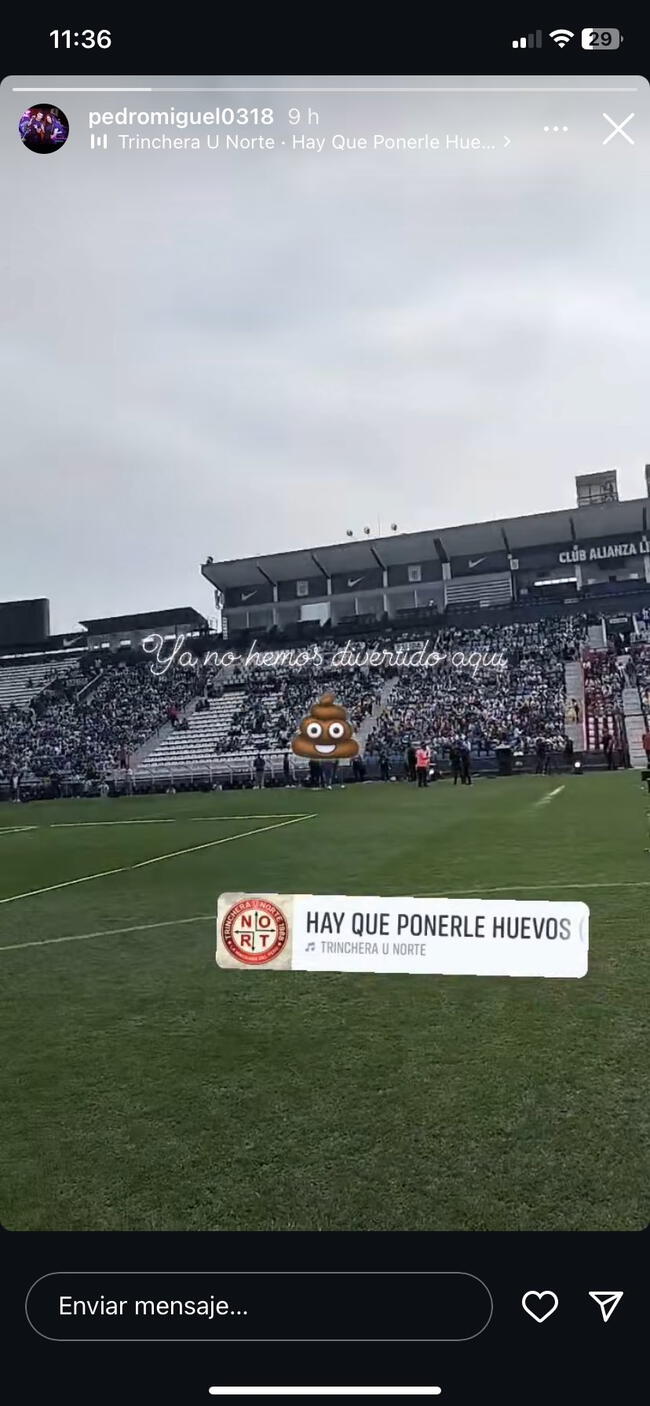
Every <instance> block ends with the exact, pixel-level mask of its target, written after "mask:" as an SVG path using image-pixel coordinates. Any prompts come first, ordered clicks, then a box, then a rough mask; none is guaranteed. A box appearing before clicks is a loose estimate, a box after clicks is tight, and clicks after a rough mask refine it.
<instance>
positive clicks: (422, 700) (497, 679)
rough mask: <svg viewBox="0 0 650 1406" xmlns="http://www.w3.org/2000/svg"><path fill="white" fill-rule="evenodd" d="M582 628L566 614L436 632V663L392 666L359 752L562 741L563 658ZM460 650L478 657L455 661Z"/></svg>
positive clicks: (479, 750) (581, 621) (483, 750)
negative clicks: (439, 657) (379, 709)
mask: <svg viewBox="0 0 650 1406" xmlns="http://www.w3.org/2000/svg"><path fill="white" fill-rule="evenodd" d="M585 630H586V619H585V617H582V616H573V617H571V618H569V619H547V620H541V621H536V622H528V623H525V624H509V625H505V626H499V627H498V628H497V627H489V626H482V627H479V628H478V629H474V630H471V629H470V630H461V629H453V630H447V631H444V632H442V633H441V634H440V636H439V637H438V640H437V642H436V647H437V649H438V651H439V652H440V653H443V654H444V655H445V658H444V660H443V662H442V663H440V664H438V665H437V666H436V667H435V668H434V669H433V670H427V669H405V670H402V671H399V672H398V675H397V682H396V684H395V685H394V688H393V691H392V693H391V696H390V699H389V701H388V704H387V707H386V709H385V711H384V712H383V713H382V715H381V717H380V718H379V719H378V722H377V724H376V726H375V727H374V728H373V730H372V732H371V734H370V737H369V739H368V743H367V746H366V751H367V752H369V753H370V754H371V755H372V754H375V755H377V756H379V757H381V756H382V755H388V756H391V757H397V756H402V755H403V754H404V752H405V750H406V749H408V747H409V746H410V745H416V744H419V743H427V744H428V745H429V747H431V749H432V750H433V752H434V754H436V755H438V756H445V755H448V753H449V749H450V747H451V746H452V744H453V743H454V742H455V741H456V740H457V739H458V738H463V739H464V740H465V741H466V742H467V743H468V745H469V747H470V750H471V751H472V752H474V753H476V754H477V755H479V756H480V755H482V754H488V753H490V752H492V751H493V749H494V748H495V747H496V746H498V745H500V744H508V745H512V746H513V747H515V748H516V749H517V750H522V751H523V752H525V753H526V752H530V751H533V750H534V749H535V748H536V745H537V743H538V741H539V739H540V738H542V739H543V740H544V741H545V742H546V744H547V746H548V747H551V748H554V749H555V748H560V747H562V746H563V745H564V740H565V721H564V720H565V704H566V700H565V691H564V665H565V663H566V661H567V660H570V659H574V658H577V657H579V653H580V646H581V642H582V640H583V639H584V635H585ZM460 656H462V657H463V658H464V659H465V660H466V661H470V660H471V659H473V658H474V659H475V658H476V656H480V657H481V660H482V661H483V662H482V663H481V664H480V665H478V666H476V665H474V664H472V663H470V662H468V663H466V664H463V663H460V665H459V664H458V662H456V663H455V662H454V660H456V661H458V660H459V657H460Z"/></svg>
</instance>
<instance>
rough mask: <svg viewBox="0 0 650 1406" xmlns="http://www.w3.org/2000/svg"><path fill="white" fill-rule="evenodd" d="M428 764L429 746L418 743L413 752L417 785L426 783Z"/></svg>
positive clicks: (429, 761) (429, 758)
mask: <svg viewBox="0 0 650 1406" xmlns="http://www.w3.org/2000/svg"><path fill="white" fill-rule="evenodd" d="M430 765H431V753H430V751H429V748H428V747H425V746H423V745H422V744H420V746H419V747H417V748H416V752H415V770H416V774H417V778H418V786H426V785H428V781H429V767H430Z"/></svg>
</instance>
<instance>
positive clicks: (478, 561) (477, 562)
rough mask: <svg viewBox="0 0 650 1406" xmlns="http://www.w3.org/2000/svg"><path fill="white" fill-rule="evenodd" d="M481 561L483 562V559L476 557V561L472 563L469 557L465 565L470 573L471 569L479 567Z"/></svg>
mask: <svg viewBox="0 0 650 1406" xmlns="http://www.w3.org/2000/svg"><path fill="white" fill-rule="evenodd" d="M482 561H485V557H477V558H476V561H472V558H471V557H470V559H469V561H468V563H467V565H468V566H469V569H470V571H471V569H472V567H473V566H480V565H481V562H482Z"/></svg>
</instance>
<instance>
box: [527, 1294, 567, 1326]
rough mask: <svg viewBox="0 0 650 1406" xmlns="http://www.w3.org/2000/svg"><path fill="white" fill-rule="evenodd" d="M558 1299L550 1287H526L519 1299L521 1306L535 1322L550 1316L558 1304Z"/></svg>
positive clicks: (541, 1321) (540, 1321) (542, 1320)
mask: <svg viewBox="0 0 650 1406" xmlns="http://www.w3.org/2000/svg"><path fill="white" fill-rule="evenodd" d="M558 1303H559V1299H558V1296H557V1294H554V1293H553V1290H552V1289H541V1290H540V1289H528V1291H527V1293H525V1294H524V1296H523V1298H522V1300H521V1306H522V1308H523V1309H524V1310H525V1312H526V1313H529V1314H530V1316H531V1318H534V1319H535V1322H536V1323H543V1322H544V1321H545V1319H547V1318H550V1316H551V1314H552V1313H555V1310H556V1308H557V1306H558Z"/></svg>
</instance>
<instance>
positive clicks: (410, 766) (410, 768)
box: [406, 742, 416, 781]
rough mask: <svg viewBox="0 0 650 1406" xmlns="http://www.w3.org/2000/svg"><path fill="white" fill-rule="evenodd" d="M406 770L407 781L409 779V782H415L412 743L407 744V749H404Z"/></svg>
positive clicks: (413, 748)
mask: <svg viewBox="0 0 650 1406" xmlns="http://www.w3.org/2000/svg"><path fill="white" fill-rule="evenodd" d="M406 769H407V772H408V779H409V781H415V775H416V766H415V747H414V746H413V743H412V742H409V745H408V747H407V749H406Z"/></svg>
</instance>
